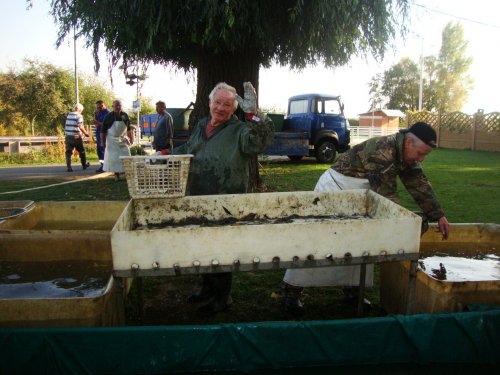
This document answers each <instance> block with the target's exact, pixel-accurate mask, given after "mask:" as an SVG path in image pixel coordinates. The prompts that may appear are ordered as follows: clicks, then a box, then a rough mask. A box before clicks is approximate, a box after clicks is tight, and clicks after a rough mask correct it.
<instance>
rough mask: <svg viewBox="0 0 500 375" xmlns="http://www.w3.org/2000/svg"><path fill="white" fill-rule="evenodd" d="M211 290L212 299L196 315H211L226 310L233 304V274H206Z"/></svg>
mask: <svg viewBox="0 0 500 375" xmlns="http://www.w3.org/2000/svg"><path fill="white" fill-rule="evenodd" d="M206 277H208V278H209V279H210V282H211V284H212V288H213V297H212V298H211V299H210V301H209V302H208V303H207V304H205V305H203V306H201V307H200V308H199V309H198V313H200V314H203V315H212V314H216V313H218V312H221V311H224V310H227V308H228V307H229V306H230V305H231V303H232V302H233V300H232V298H231V295H230V293H231V286H232V284H233V274H232V273H231V272H222V273H213V274H207V275H206Z"/></svg>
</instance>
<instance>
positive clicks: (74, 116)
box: [64, 103, 90, 172]
mask: <svg viewBox="0 0 500 375" xmlns="http://www.w3.org/2000/svg"><path fill="white" fill-rule="evenodd" d="M82 112H83V105H82V104H80V103H77V104H75V106H74V107H73V110H72V111H71V112H70V113H68V116H67V117H66V123H65V125H64V135H65V137H64V140H65V144H66V167H67V170H68V172H73V168H72V167H71V156H72V155H73V150H74V149H76V151H78V154H79V155H80V161H81V163H82V168H83V169H87V168H88V167H89V166H90V163H88V162H87V157H86V154H85V148H84V147H83V135H85V136H86V137H88V136H89V133H88V132H87V130H86V129H85V127H84V126H83V116H82Z"/></svg>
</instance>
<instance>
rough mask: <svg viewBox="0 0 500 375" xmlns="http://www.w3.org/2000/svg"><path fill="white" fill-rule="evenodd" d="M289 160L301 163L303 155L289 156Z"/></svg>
mask: <svg viewBox="0 0 500 375" xmlns="http://www.w3.org/2000/svg"><path fill="white" fill-rule="evenodd" d="M288 159H290V160H291V161H301V160H302V155H288Z"/></svg>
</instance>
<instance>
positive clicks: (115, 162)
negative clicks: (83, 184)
mask: <svg viewBox="0 0 500 375" xmlns="http://www.w3.org/2000/svg"><path fill="white" fill-rule="evenodd" d="M121 109H122V103H121V101H119V100H115V101H114V102H113V111H112V112H110V113H108V114H107V115H106V117H105V118H104V121H103V123H102V127H101V143H102V145H103V147H104V150H105V151H104V165H103V170H104V171H106V172H113V173H114V174H115V180H119V179H120V173H123V172H125V169H124V167H123V163H122V161H121V160H120V156H130V149H129V146H130V145H131V144H132V143H133V142H134V132H133V128H132V127H131V126H130V120H129V117H128V115H127V114H126V113H125V112H122V110H121Z"/></svg>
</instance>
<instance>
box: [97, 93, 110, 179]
mask: <svg viewBox="0 0 500 375" xmlns="http://www.w3.org/2000/svg"><path fill="white" fill-rule="evenodd" d="M95 107H96V110H95V112H94V125H95V143H96V148H97V156H98V158H99V162H100V163H101V166H100V167H99V168H98V169H97V170H96V171H95V172H96V173H102V172H104V171H103V169H102V167H103V165H104V147H102V144H101V126H102V121H103V120H104V117H106V115H107V114H108V113H109V109H107V108H106V104H104V102H103V101H102V100H98V101H97V102H95Z"/></svg>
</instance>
